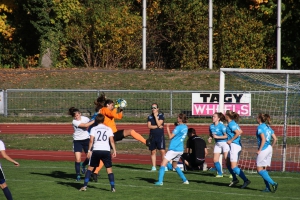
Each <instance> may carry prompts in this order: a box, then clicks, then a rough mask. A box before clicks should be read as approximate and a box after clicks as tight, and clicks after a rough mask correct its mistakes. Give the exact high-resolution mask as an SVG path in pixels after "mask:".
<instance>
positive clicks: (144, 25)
mask: <svg viewBox="0 0 300 200" xmlns="http://www.w3.org/2000/svg"><path fill="white" fill-rule="evenodd" d="M146 18H147V0H143V70H146V67H147V66H146V64H147V63H146V47H147V44H146V37H147V20H146Z"/></svg>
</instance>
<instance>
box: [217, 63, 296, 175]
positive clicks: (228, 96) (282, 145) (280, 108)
mask: <svg viewBox="0 0 300 200" xmlns="http://www.w3.org/2000/svg"><path fill="white" fill-rule="evenodd" d="M219 92H220V93H219V95H220V97H223V96H224V98H219V111H221V112H223V113H225V112H226V110H233V111H235V112H237V113H239V114H240V116H241V119H240V122H239V125H240V126H241V128H242V130H243V134H242V145H243V147H242V152H241V154H240V161H239V165H240V167H242V168H243V169H244V170H249V171H253V172H254V171H255V170H256V163H255V159H256V152H257V141H256V136H255V134H256V128H257V126H258V124H257V122H256V117H257V115H258V114H259V113H268V114H269V115H270V116H271V120H272V124H271V127H272V129H273V130H274V131H275V134H276V136H277V138H278V142H277V144H276V146H275V147H274V148H273V157H272V164H271V167H270V168H268V169H269V170H274V171H294V172H300V71H299V70H263V69H233V68H221V69H220V91H219Z"/></svg>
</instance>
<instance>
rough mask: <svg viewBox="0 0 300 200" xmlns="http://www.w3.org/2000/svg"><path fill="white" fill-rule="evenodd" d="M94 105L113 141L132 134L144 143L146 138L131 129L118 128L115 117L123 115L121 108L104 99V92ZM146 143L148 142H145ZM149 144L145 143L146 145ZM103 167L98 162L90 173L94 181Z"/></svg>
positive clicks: (119, 117)
mask: <svg viewBox="0 0 300 200" xmlns="http://www.w3.org/2000/svg"><path fill="white" fill-rule="evenodd" d="M95 105H96V107H97V108H98V109H99V113H101V114H102V115H104V116H105V118H104V122H103V124H104V125H106V126H108V127H110V128H111V129H112V131H113V133H114V141H115V142H116V141H120V140H123V138H125V137H128V136H132V137H133V138H134V139H136V140H138V141H140V142H142V143H143V144H146V139H145V138H144V137H143V136H141V135H140V134H139V133H137V132H135V131H134V130H133V129H125V130H118V129H117V126H116V123H115V119H117V120H120V119H122V117H123V108H121V107H119V108H115V104H114V101H112V100H110V99H106V97H105V95H104V94H101V96H99V97H98V98H97V100H96V101H95ZM147 143H148V142H147ZM148 145H149V144H147V146H148ZM102 167H103V163H102V162H100V163H99V167H97V168H96V169H95V171H94V173H93V175H92V177H93V179H94V181H95V182H97V179H98V178H97V175H98V173H99V171H100V169H101V168H102Z"/></svg>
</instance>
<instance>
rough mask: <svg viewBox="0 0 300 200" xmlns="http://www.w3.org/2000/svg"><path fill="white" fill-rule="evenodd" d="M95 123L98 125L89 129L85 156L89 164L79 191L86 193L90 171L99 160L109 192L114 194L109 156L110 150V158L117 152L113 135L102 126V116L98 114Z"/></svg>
mask: <svg viewBox="0 0 300 200" xmlns="http://www.w3.org/2000/svg"><path fill="white" fill-rule="evenodd" d="M95 122H96V124H98V125H97V126H95V127H93V128H92V129H91V133H90V141H89V147H88V155H87V157H88V158H90V163H89V167H88V170H87V172H86V173H85V178H84V184H83V187H82V188H80V191H86V189H87V185H88V182H89V179H90V176H91V174H92V171H93V170H94V168H95V167H97V166H98V165H99V162H100V160H101V161H102V162H103V163H104V166H105V167H106V171H107V175H108V180H109V183H110V185H111V191H112V192H115V191H116V189H115V180H114V174H113V171H112V161H111V154H110V150H111V148H112V150H113V153H112V157H116V153H117V151H116V146H115V142H114V134H113V131H112V129H111V128H110V127H108V126H105V125H104V124H103V122H104V115H102V114H98V115H97V117H96V119H95Z"/></svg>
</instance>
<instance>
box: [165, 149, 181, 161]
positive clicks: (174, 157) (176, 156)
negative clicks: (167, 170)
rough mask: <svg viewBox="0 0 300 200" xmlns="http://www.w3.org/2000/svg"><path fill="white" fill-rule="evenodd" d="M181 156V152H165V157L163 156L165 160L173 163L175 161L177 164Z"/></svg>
mask: <svg viewBox="0 0 300 200" xmlns="http://www.w3.org/2000/svg"><path fill="white" fill-rule="evenodd" d="M182 154H183V152H182V151H172V150H170V151H167V153H166V155H165V158H166V159H167V160H168V161H170V160H173V161H176V162H178V161H179V159H180V157H181V155H182Z"/></svg>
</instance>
